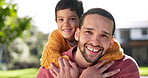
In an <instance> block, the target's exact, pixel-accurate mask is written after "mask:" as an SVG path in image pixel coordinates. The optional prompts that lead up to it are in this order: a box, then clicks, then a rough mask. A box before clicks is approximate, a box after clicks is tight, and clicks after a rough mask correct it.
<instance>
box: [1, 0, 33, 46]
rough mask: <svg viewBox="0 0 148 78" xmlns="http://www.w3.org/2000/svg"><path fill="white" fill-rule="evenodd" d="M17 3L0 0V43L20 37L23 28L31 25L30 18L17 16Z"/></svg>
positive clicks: (25, 28)
mask: <svg viewBox="0 0 148 78" xmlns="http://www.w3.org/2000/svg"><path fill="white" fill-rule="evenodd" d="M16 7H17V5H16V4H11V3H5V2H4V0H0V43H6V44H8V43H9V42H11V41H12V40H14V39H15V38H17V37H21V36H22V34H23V31H24V30H27V29H28V28H30V27H31V23H30V21H31V18H29V17H24V18H19V17H18V16H17V9H16Z"/></svg>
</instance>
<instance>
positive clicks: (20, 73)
mask: <svg viewBox="0 0 148 78" xmlns="http://www.w3.org/2000/svg"><path fill="white" fill-rule="evenodd" d="M37 72H38V69H36V68H29V69H20V70H8V71H0V78H35V77H36V75H37ZM140 75H141V76H148V67H140Z"/></svg>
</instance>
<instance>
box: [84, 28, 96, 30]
mask: <svg viewBox="0 0 148 78" xmlns="http://www.w3.org/2000/svg"><path fill="white" fill-rule="evenodd" d="M84 29H85V30H94V28H84Z"/></svg>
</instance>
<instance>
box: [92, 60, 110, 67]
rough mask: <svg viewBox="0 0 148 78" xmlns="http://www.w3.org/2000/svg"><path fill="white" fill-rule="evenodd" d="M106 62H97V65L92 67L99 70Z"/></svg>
mask: <svg viewBox="0 0 148 78" xmlns="http://www.w3.org/2000/svg"><path fill="white" fill-rule="evenodd" d="M106 61H107V59H105V60H102V61H100V62H98V63H97V64H95V65H94V67H95V68H96V69H98V68H100V67H101V66H102V65H103V64H104V63H105V62H106Z"/></svg>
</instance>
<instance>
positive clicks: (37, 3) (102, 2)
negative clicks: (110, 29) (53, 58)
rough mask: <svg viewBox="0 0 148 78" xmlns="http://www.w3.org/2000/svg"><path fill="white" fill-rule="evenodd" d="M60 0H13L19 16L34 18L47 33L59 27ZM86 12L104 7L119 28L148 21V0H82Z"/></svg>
mask: <svg viewBox="0 0 148 78" xmlns="http://www.w3.org/2000/svg"><path fill="white" fill-rule="evenodd" d="M58 1H59V0H13V2H14V3H17V4H18V16H19V17H24V16H29V17H32V18H33V21H32V24H33V25H35V26H36V27H37V29H38V30H39V31H41V32H43V33H45V34H47V33H50V32H52V31H53V30H55V29H57V24H56V22H55V12H54V10H55V6H56V4H57V2H58ZM81 1H82V2H83V6H84V12H86V11H87V10H88V9H90V8H96V7H98V8H104V9H106V10H108V11H109V12H110V13H111V14H112V15H113V16H114V18H115V21H116V26H117V28H124V27H126V26H127V24H128V23H131V22H148V5H147V3H148V1H147V0H81Z"/></svg>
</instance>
